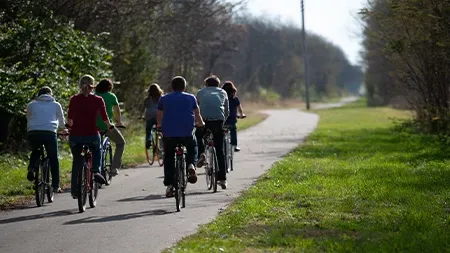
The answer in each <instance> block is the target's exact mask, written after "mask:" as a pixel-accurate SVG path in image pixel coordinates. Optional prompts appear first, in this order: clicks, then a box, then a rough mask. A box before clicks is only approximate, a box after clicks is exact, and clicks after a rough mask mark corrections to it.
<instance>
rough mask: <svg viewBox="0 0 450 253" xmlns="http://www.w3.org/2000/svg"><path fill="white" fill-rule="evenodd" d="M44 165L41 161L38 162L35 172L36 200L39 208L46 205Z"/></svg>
mask: <svg viewBox="0 0 450 253" xmlns="http://www.w3.org/2000/svg"><path fill="white" fill-rule="evenodd" d="M44 171H45V169H44V163H43V162H42V161H41V159H39V160H38V161H37V162H36V166H35V170H34V188H35V190H34V196H35V199H36V204H37V206H39V207H40V206H42V205H44V197H45V183H44V182H45V180H44V179H45V175H43V174H44Z"/></svg>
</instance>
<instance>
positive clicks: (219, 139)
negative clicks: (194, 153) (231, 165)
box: [195, 120, 227, 180]
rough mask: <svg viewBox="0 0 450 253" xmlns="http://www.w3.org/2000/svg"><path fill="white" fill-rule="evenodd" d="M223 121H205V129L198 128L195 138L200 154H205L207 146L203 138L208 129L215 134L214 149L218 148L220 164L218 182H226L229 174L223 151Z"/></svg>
mask: <svg viewBox="0 0 450 253" xmlns="http://www.w3.org/2000/svg"><path fill="white" fill-rule="evenodd" d="M222 127H223V121H222V120H217V121H205V128H203V129H202V128H197V129H196V131H195V136H196V137H197V140H198V153H199V154H202V153H204V152H205V145H204V143H203V136H204V135H205V131H206V129H210V130H211V131H212V132H213V138H214V147H215V148H216V154H217V162H218V163H219V173H218V174H217V180H226V179H227V172H226V171H225V154H224V150H223V138H224V133H223V128H222Z"/></svg>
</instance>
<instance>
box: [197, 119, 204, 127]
mask: <svg viewBox="0 0 450 253" xmlns="http://www.w3.org/2000/svg"><path fill="white" fill-rule="evenodd" d="M195 126H196V127H204V126H205V122H204V121H203V120H202V121H199V122H196V124H195Z"/></svg>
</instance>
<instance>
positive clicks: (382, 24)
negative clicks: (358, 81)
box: [362, 0, 450, 133]
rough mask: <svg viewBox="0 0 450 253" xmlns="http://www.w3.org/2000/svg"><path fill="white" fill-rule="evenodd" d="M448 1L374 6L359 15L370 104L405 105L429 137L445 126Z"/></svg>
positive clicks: (380, 1) (380, 0) (448, 116)
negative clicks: (361, 25) (361, 21)
mask: <svg viewBox="0 0 450 253" xmlns="http://www.w3.org/2000/svg"><path fill="white" fill-rule="evenodd" d="M449 14H450V2H448V1H438V0H427V1H425V0H423V1H422V0H421V1H417V0H401V1H387V0H377V1H373V2H372V3H371V4H370V6H369V7H368V8H367V9H364V10H363V11H362V15H363V18H364V20H365V21H366V28H365V42H364V44H365V48H366V51H365V53H364V56H365V60H366V64H367V72H366V84H367V91H368V98H369V103H370V105H387V104H394V103H396V102H397V101H398V100H403V101H408V102H409V106H410V107H412V108H413V109H414V110H415V112H416V120H417V122H418V124H420V125H421V128H422V129H424V130H425V131H428V132H433V133H442V132H448V130H449V126H450V111H449V110H450V109H449V104H448V101H449V95H448V94H449V87H450V85H449V83H450V76H449V75H448V69H449V68H450V43H449V39H450V22H449V20H448V16H449Z"/></svg>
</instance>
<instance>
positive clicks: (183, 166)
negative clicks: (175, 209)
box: [180, 155, 187, 208]
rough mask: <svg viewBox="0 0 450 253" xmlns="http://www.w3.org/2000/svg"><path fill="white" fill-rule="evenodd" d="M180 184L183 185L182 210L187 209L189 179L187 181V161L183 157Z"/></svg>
mask: <svg viewBox="0 0 450 253" xmlns="http://www.w3.org/2000/svg"><path fill="white" fill-rule="evenodd" d="M180 168H181V170H180V172H181V173H180V183H181V208H185V207H186V186H187V179H186V160H185V156H184V155H183V158H182V159H181V164H180Z"/></svg>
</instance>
